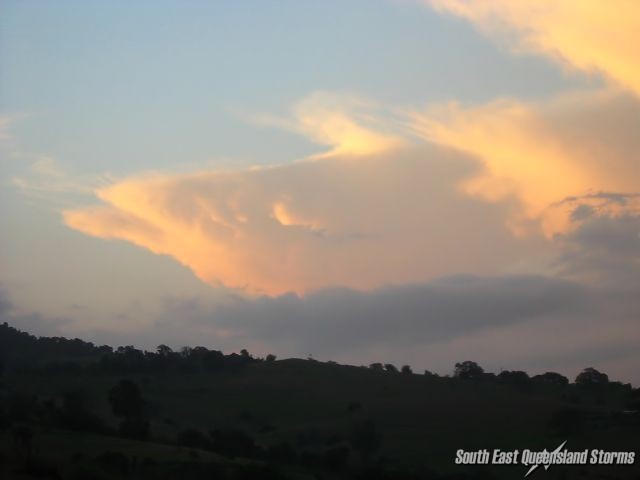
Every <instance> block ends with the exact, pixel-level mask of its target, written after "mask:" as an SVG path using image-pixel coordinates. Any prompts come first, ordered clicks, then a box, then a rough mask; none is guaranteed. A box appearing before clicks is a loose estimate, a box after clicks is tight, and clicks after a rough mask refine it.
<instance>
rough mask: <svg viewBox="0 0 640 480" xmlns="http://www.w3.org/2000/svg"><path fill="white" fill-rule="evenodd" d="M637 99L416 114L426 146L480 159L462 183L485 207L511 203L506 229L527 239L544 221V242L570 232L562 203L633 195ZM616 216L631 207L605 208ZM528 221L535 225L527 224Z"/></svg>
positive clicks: (577, 98) (638, 177)
mask: <svg viewBox="0 0 640 480" xmlns="http://www.w3.org/2000/svg"><path fill="white" fill-rule="evenodd" d="M638 118H640V100H638V99H637V98H635V97H633V96H631V95H628V94H623V93H619V92H618V93H617V92H611V91H599V92H583V93H574V94H568V95H562V96H559V97H556V98H554V99H552V100H549V101H547V102H544V103H540V104H531V103H524V102H519V101H516V100H506V99H503V100H496V101H494V102H490V103H488V104H485V105H480V106H471V107H465V106H462V105H460V104H458V103H455V102H452V103H448V104H444V105H439V106H434V107H432V108H430V109H428V110H427V111H426V112H422V113H419V114H415V115H414V128H415V130H416V132H417V133H418V134H419V135H421V136H422V137H423V138H425V139H426V140H428V141H430V142H434V143H437V144H440V145H443V146H446V147H449V148H453V149H456V150H459V151H462V152H465V153H467V154H470V155H472V156H473V157H475V158H477V159H479V160H480V161H481V163H482V165H483V166H484V168H483V169H482V170H481V171H480V173H479V174H478V175H475V176H473V177H472V178H470V179H467V180H465V181H464V182H462V183H461V184H460V186H461V189H462V191H464V192H465V193H467V194H469V195H472V196H476V197H479V198H482V199H484V200H486V201H489V202H502V201H504V200H505V199H508V198H514V199H517V200H518V202H519V203H520V205H521V208H520V209H517V210H515V211H514V212H513V214H512V216H511V219H510V226H511V228H512V230H513V231H514V232H516V233H525V232H526V231H527V229H530V228H531V227H532V226H533V227H534V228H537V226H538V224H537V222H538V220H540V221H541V222H542V227H543V230H544V231H545V233H546V234H547V235H549V236H552V235H554V234H557V233H559V232H564V231H566V230H567V229H568V228H571V227H572V225H573V224H574V222H573V221H572V220H575V217H574V218H571V215H573V211H574V209H575V208H574V207H575V206H572V205H570V204H569V203H566V202H562V201H563V200H564V199H565V198H567V197H575V198H577V197H581V198H582V199H583V200H585V199H586V197H585V195H588V194H594V193H598V192H614V193H623V194H628V193H635V192H637V188H638V185H640V169H638V165H637V152H638V151H639V150H640V136H638V135H637V127H638ZM609 206H610V207H612V208H611V209H610V212H609V213H613V207H618V210H621V209H624V207H629V206H631V204H629V203H628V204H627V205H622V204H617V205H616V204H611V203H610V204H609ZM532 222H533V224H532Z"/></svg>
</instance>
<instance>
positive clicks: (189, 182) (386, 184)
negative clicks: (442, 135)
mask: <svg viewBox="0 0 640 480" xmlns="http://www.w3.org/2000/svg"><path fill="white" fill-rule="evenodd" d="M473 168H474V166H473V164H472V162H470V161H469V160H468V159H466V158H464V157H462V156H459V155H455V154H453V153H446V152H443V151H442V150H441V149H437V148H432V147H430V146H425V147H421V148H417V147H414V148H405V149H398V150H394V151H393V152H386V153H385V154H380V155H369V156H360V157H359V158H358V161H353V157H344V156H340V157H339V156H333V157H331V158H325V159H322V160H316V161H302V162H296V163H293V164H289V165H282V166H277V167H271V168H258V169H255V168H254V169H246V170H240V171H235V172H197V173H192V174H179V175H171V174H164V175H161V174H156V175H150V176H147V177H138V178H131V179H128V180H124V181H121V182H119V183H116V184H114V185H112V186H110V187H107V188H102V189H100V190H99V191H98V193H97V195H98V197H99V199H100V200H101V201H102V204H101V205H98V206H95V207H87V208H81V209H73V210H68V211H66V212H65V213H64V220H65V222H66V224H67V225H68V226H70V227H72V228H74V229H76V230H79V231H81V232H84V233H86V234H89V235H93V236H96V237H100V238H105V239H119V240H125V241H128V242H131V243H133V244H135V245H138V246H140V247H143V248H146V249H148V250H150V251H152V252H154V253H157V254H163V255H170V256H172V257H173V258H175V259H177V260H178V261H179V262H181V263H182V264H183V265H185V266H186V267H188V268H190V269H191V270H192V271H193V272H194V273H195V274H196V275H197V276H198V277H199V278H200V279H202V280H204V281H205V282H208V283H210V284H213V285H219V284H224V285H226V286H230V287H236V288H242V289H245V290H247V291H250V292H254V293H265V294H270V295H276V294H281V293H284V292H289V291H294V292H298V293H304V292H308V291H311V290H316V289H319V288H323V287H327V286H347V287H352V288H357V289H369V288H373V287H376V286H379V285H382V284H388V283H404V282H411V281H421V280H425V279H428V278H434V277H438V276H441V275H447V274H452V273H458V272H465V273H478V274H480V273H496V272H499V271H501V269H504V268H506V267H507V266H508V265H509V264H510V263H511V262H514V261H515V260H516V259H518V258H519V257H520V254H519V253H518V252H522V250H523V249H526V248H529V247H530V246H528V245H526V242H518V241H516V240H515V239H514V238H513V237H512V236H511V235H510V234H509V232H508V231H507V230H506V229H505V228H504V227H503V222H502V213H501V211H502V209H503V207H502V206H499V205H489V204H485V203H483V202H477V201H476V200H474V199H472V198H469V197H467V196H465V195H463V194H461V193H460V192H458V191H457V190H456V189H455V188H454V185H455V184H456V183H457V182H458V181H459V180H460V179H461V178H463V177H465V176H467V175H468V174H469V173H470V172H471V171H472V170H473ZM470 238H473V239H474V241H473V242H470V241H469V239H470ZM486 245H492V246H493V247H492V248H491V249H489V250H487V248H486Z"/></svg>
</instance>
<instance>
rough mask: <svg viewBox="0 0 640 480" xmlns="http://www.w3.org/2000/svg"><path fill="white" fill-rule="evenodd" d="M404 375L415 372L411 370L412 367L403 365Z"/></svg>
mask: <svg viewBox="0 0 640 480" xmlns="http://www.w3.org/2000/svg"><path fill="white" fill-rule="evenodd" d="M400 371H401V372H402V373H406V374H412V373H413V370H411V367H410V366H409V365H403V366H402V369H401V370H400Z"/></svg>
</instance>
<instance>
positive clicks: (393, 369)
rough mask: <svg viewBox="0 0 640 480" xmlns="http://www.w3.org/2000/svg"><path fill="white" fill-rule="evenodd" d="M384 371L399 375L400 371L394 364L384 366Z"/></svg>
mask: <svg viewBox="0 0 640 480" xmlns="http://www.w3.org/2000/svg"><path fill="white" fill-rule="evenodd" d="M384 369H385V370H386V371H387V372H389V373H398V369H397V368H396V366H395V365H394V364H392V363H385V364H384Z"/></svg>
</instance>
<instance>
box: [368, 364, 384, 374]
mask: <svg viewBox="0 0 640 480" xmlns="http://www.w3.org/2000/svg"><path fill="white" fill-rule="evenodd" d="M369 368H370V369H371V370H377V371H379V372H382V371H383V370H384V365H382V364H381V363H379V362H376V363H372V364H371V365H369Z"/></svg>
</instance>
